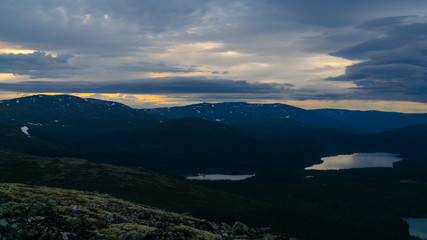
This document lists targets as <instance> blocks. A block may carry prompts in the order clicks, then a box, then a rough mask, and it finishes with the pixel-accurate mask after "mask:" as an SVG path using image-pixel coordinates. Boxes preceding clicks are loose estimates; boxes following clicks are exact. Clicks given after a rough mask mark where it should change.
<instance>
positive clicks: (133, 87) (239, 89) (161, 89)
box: [0, 77, 289, 94]
mask: <svg viewBox="0 0 427 240" xmlns="http://www.w3.org/2000/svg"><path fill="white" fill-rule="evenodd" d="M288 87H289V86H286V85H282V84H267V83H248V82H246V81H233V80H222V79H197V78H180V77H175V78H157V79H142V80H134V81H115V82H83V81H81V82H78V81H76V82H74V81H73V82H44V81H29V82H20V83H0V90H3V91H14V92H59V93H64V92H67V93H129V94H178V93H179V94H181V93H183V94H186V93H188V94H205V93H232V94H233V93H250V94H270V93H280V92H283V91H286V90H287V88H288Z"/></svg>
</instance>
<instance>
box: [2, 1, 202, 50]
mask: <svg viewBox="0 0 427 240" xmlns="http://www.w3.org/2000/svg"><path fill="white" fill-rule="evenodd" d="M207 2H208V1H195V0H144V1H139V0H128V1H106V0H86V1H85V0H82V1H66V2H62V1H61V2H58V1H53V0H41V1H36V2H34V1H31V0H21V1H14V0H4V1H0V40H3V41H6V42H13V43H17V44H21V45H24V46H27V47H30V48H32V49H43V50H55V51H64V50H66V51H73V52H74V53H83V54H88V53H92V54H98V55H123V54H126V53H129V52H131V51H135V50H137V49H138V47H141V46H147V45H150V44H153V43H150V35H152V34H161V33H165V32H168V31H170V30H178V29H180V28H182V27H185V26H188V25H189V24H191V23H193V22H194V21H195V20H197V19H198V17H201V15H202V13H203V12H204V9H205V8H206V6H207V5H208V3H207Z"/></svg>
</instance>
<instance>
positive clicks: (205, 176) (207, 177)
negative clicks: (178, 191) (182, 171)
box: [186, 174, 255, 181]
mask: <svg viewBox="0 0 427 240" xmlns="http://www.w3.org/2000/svg"><path fill="white" fill-rule="evenodd" d="M251 177H255V174H250V175H226V174H199V175H197V176H189V177H187V178H186V179H187V180H205V181H221V180H228V181H241V180H245V179H248V178H251Z"/></svg>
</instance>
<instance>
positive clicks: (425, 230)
mask: <svg viewBox="0 0 427 240" xmlns="http://www.w3.org/2000/svg"><path fill="white" fill-rule="evenodd" d="M402 219H403V220H404V221H405V222H407V223H408V224H409V234H410V235H411V236H413V237H419V238H421V239H423V240H427V218H402Z"/></svg>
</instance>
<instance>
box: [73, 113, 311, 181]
mask: <svg viewBox="0 0 427 240" xmlns="http://www.w3.org/2000/svg"><path fill="white" fill-rule="evenodd" d="M92 142H98V144H96V145H94V144H91V143H92ZM80 148H81V149H82V151H85V152H86V154H87V156H89V158H90V159H94V160H97V161H110V163H115V164H121V165H131V166H144V167H146V168H149V169H153V170H155V171H160V172H163V173H167V174H173V175H185V174H195V173H199V172H203V173H219V172H220V173H235V174H243V173H245V174H248V173H250V174H252V173H254V171H262V169H265V168H268V167H271V166H267V165H268V164H279V165H281V166H282V167H290V166H292V167H295V166H299V167H302V166H305V165H307V164H308V163H307V160H305V161H303V160H302V159H303V158H302V157H296V156H297V155H298V154H299V152H300V151H299V147H298V146H296V145H294V144H293V143H283V142H278V141H274V140H271V139H269V138H266V137H261V136H259V135H256V134H253V133H249V132H246V131H243V130H241V129H237V128H234V127H230V126H227V125H223V124H219V123H216V122H212V121H207V120H202V119H197V118H182V119H175V120H171V121H166V122H163V123H160V124H158V125H154V126H151V127H146V128H140V129H132V130H125V131H117V132H114V133H108V134H102V135H99V136H96V137H94V138H89V139H87V140H86V141H82V142H81V145H80Z"/></svg>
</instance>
